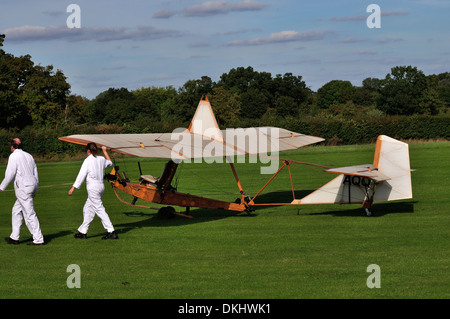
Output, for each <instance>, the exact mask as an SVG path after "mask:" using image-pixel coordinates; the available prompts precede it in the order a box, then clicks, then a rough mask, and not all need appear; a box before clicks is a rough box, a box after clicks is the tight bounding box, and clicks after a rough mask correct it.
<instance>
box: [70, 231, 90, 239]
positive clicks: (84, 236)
mask: <svg viewBox="0 0 450 319" xmlns="http://www.w3.org/2000/svg"><path fill="white" fill-rule="evenodd" d="M73 237H74V238H79V239H86V238H87V235H86V234H83V233H80V232H78V233H76V234H75V235H74V236H73Z"/></svg>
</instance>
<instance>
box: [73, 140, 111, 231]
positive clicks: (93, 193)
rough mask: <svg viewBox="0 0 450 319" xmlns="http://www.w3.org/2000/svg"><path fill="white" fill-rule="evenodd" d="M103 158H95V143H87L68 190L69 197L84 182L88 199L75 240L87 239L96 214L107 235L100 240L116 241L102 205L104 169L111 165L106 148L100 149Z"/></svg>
mask: <svg viewBox="0 0 450 319" xmlns="http://www.w3.org/2000/svg"><path fill="white" fill-rule="evenodd" d="M102 149H103V154H104V155H105V157H106V159H105V157H103V156H97V146H96V145H95V143H88V144H87V146H86V152H87V155H88V156H87V157H86V159H85V160H84V162H83V165H81V169H80V172H79V173H78V176H77V178H76V180H75V183H74V184H73V186H72V188H71V189H70V190H69V195H70V196H71V195H72V193H73V191H74V189H75V188H76V189H80V186H81V184H82V183H83V182H84V180H86V189H87V193H88V198H87V200H86V203H85V205H84V207H83V223H82V224H81V226H80V227H79V228H78V233H76V234H75V236H74V237H75V238H81V239H85V238H87V235H86V234H87V232H88V229H89V225H90V224H91V222H92V220H93V219H94V217H95V215H96V214H97V216H98V217H100V220H101V221H102V225H103V227H104V228H105V229H106V231H107V232H108V234H107V235H106V236H104V237H102V239H118V238H119V237H118V236H117V234H116V232H115V231H114V227H113V225H112V223H111V220H110V219H109V216H108V214H107V213H106V210H105V207H104V206H103V203H102V196H103V192H104V191H105V185H104V184H103V175H104V170H105V168H106V167H109V166H111V165H112V162H111V158H110V157H109V155H108V153H107V152H106V147H104V146H103V147H102Z"/></svg>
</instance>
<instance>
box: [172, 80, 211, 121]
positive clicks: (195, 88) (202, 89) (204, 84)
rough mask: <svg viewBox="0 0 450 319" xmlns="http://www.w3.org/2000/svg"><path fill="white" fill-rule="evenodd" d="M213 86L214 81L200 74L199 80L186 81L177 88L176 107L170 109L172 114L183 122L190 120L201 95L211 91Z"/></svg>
mask: <svg viewBox="0 0 450 319" xmlns="http://www.w3.org/2000/svg"><path fill="white" fill-rule="evenodd" d="M213 86H214V83H213V82H212V81H211V78H210V77H208V76H202V78H201V79H199V80H189V81H187V82H186V83H185V84H184V85H183V86H182V87H181V88H180V89H179V90H178V95H177V96H176V97H175V105H176V107H175V108H174V109H172V110H171V113H172V115H174V116H175V118H177V119H179V120H180V121H182V122H184V123H186V122H188V121H190V120H191V119H192V117H193V116H194V113H195V110H196V108H197V105H198V102H199V101H200V99H201V97H202V96H203V95H207V94H208V93H211V92H212V88H213Z"/></svg>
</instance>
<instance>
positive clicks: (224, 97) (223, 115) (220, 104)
mask: <svg viewBox="0 0 450 319" xmlns="http://www.w3.org/2000/svg"><path fill="white" fill-rule="evenodd" d="M212 91H213V93H212V95H211V104H212V107H213V110H214V114H215V116H216V120H217V124H218V125H219V126H220V127H223V128H227V127H235V126H238V125H239V124H238V123H239V113H240V111H241V105H240V102H239V99H238V95H237V94H233V93H230V92H229V91H227V90H225V89H224V88H222V87H217V88H214V89H213V90H212Z"/></svg>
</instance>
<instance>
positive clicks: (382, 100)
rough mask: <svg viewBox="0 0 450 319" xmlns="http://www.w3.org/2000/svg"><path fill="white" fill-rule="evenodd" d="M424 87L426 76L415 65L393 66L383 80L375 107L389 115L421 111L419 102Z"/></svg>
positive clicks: (422, 95)
mask: <svg viewBox="0 0 450 319" xmlns="http://www.w3.org/2000/svg"><path fill="white" fill-rule="evenodd" d="M426 89H427V81H426V77H425V75H424V74H423V72H422V71H420V70H418V69H417V67H412V66H396V67H393V68H392V69H391V73H388V74H387V75H386V77H385V79H384V80H383V84H382V86H381V88H380V95H379V97H378V99H377V107H378V108H379V109H380V110H381V111H383V112H385V113H386V114H391V115H412V114H414V113H421V107H420V102H421V101H422V98H423V97H424V94H425V92H426Z"/></svg>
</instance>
